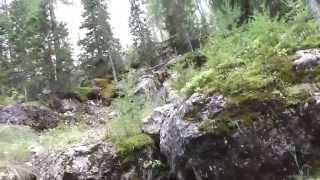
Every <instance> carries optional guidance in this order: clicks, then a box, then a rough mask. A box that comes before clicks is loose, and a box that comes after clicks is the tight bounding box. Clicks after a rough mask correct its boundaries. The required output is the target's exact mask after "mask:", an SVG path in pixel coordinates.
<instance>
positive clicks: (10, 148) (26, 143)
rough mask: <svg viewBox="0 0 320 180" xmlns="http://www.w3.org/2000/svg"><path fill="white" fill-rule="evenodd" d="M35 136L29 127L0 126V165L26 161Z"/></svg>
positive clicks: (35, 138)
mask: <svg viewBox="0 0 320 180" xmlns="http://www.w3.org/2000/svg"><path fill="white" fill-rule="evenodd" d="M36 140H37V134H36V133H35V132H34V131H33V130H32V129H30V128H29V127H19V126H11V125H0V147H1V148H0V164H1V163H3V162H5V163H10V162H13V163H14V162H16V161H19V162H21V161H26V160H29V158H30V156H31V152H30V148H31V146H32V145H33V144H34V143H35V142H36Z"/></svg>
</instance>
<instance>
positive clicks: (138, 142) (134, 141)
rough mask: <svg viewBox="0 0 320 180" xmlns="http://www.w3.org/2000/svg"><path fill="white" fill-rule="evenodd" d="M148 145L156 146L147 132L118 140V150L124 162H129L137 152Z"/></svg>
mask: <svg viewBox="0 0 320 180" xmlns="http://www.w3.org/2000/svg"><path fill="white" fill-rule="evenodd" d="M148 146H151V147H154V146H155V145H154V141H153V139H152V138H151V137H150V136H148V135H146V134H138V135H135V136H133V137H129V138H127V139H123V140H121V141H119V142H117V143H116V151H117V154H118V155H119V156H120V157H121V159H122V160H123V162H128V161H131V160H132V159H134V158H135V154H136V153H137V152H139V151H140V150H142V149H143V148H146V147H148Z"/></svg>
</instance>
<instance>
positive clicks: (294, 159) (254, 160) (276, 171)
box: [0, 49, 320, 180]
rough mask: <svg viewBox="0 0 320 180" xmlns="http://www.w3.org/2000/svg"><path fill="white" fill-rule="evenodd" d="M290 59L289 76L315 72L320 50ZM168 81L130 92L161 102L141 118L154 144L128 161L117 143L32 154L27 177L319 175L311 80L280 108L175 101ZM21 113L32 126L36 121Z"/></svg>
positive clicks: (317, 100)
mask: <svg viewBox="0 0 320 180" xmlns="http://www.w3.org/2000/svg"><path fill="white" fill-rule="evenodd" d="M295 59H296V60H295V61H293V62H292V63H293V65H294V67H295V69H294V70H293V71H297V72H301V71H303V72H304V73H309V72H311V74H312V73H314V72H313V71H314V69H316V67H318V66H319V65H320V63H319V62H320V53H319V50H318V49H313V50H305V51H299V52H298V53H297V56H296V57H295ZM167 79H168V74H167V72H166V71H164V69H163V68H162V69H161V70H160V71H159V70H157V71H156V72H152V73H150V72H149V73H148V75H144V76H141V78H140V81H139V82H138V84H137V88H136V89H135V91H134V93H135V95H136V96H143V97H146V98H149V99H151V100H152V101H159V99H161V100H162V102H164V103H165V104H164V105H162V106H159V107H157V108H155V109H154V110H153V112H152V113H151V115H150V116H148V117H146V118H145V119H144V125H143V127H142V131H143V132H144V133H145V134H148V135H149V136H150V137H151V138H152V139H153V141H154V143H152V145H150V146H146V147H143V148H141V149H139V151H138V152H135V154H134V156H133V157H130V158H133V159H131V160H130V161H124V157H121V155H120V154H117V151H116V150H115V147H114V145H112V144H110V142H104V141H102V140H101V141H99V142H96V143H87V144H82V145H77V146H74V147H70V148H67V149H65V150H63V151H60V152H58V153H57V152H50V153H45V154H43V153H35V154H34V156H33V160H32V162H31V163H32V167H33V169H32V171H33V173H31V174H33V176H32V175H29V176H30V177H31V179H32V178H34V179H36V177H37V178H38V179H42V180H51V179H56V180H85V179H90V180H117V179H119V180H122V179H123V180H131V179H132V180H138V179H141V180H167V179H168V180H169V179H170V180H232V179H235V180H236V179H248V180H251V179H252V180H257V179H259V180H260V179H261V180H269V179H279V180H281V179H288V178H290V177H294V176H297V175H298V176H300V177H302V176H304V175H309V174H314V173H316V172H317V171H318V167H319V159H320V153H319V152H320V144H319V135H320V118H319V115H318V114H319V111H320V91H319V88H318V85H317V84H316V83H313V82H310V81H307V80H306V81H304V82H301V84H300V85H301V86H300V89H303V90H305V91H307V92H308V93H307V94H306V96H307V97H306V98H303V100H301V101H299V102H295V103H290V104H284V103H283V102H282V101H279V99H272V98H271V99H267V100H266V99H263V98H261V99H259V98H253V99H248V100H245V101H242V102H241V103H236V104H235V103H233V100H232V99H230V98H229V97H226V96H225V95H223V94H219V93H211V94H210V93H209V94H201V93H194V94H193V95H191V96H189V97H178V96H177V94H176V93H175V92H174V91H171V90H170V86H168V85H167V83H168V81H167ZM19 106H20V105H18V107H19ZM89 107H92V106H89ZM8 109H9V110H10V107H9V108H1V110H0V115H1V113H2V114H4V115H3V117H7V118H3V119H4V120H2V122H3V123H4V122H8V120H10V119H12V118H13V119H17V117H19V118H20V115H19V116H17V117H15V114H14V113H10V112H11V111H9V110H8ZM18 109H19V111H20V109H22V110H21V111H22V112H23V113H18V114H25V113H26V112H29V109H24V108H20V107H19V108H18ZM67 109H79V107H77V108H67ZM80 109H81V108H80ZM84 109H87V110H88V108H84ZM100 110H101V111H95V110H93V111H90V108H89V110H88V112H87V113H86V115H85V116H84V118H85V119H91V120H89V121H88V122H92V121H93V122H96V121H95V120H97V119H99V117H101V116H99V115H96V113H97V114H103V115H102V116H103V117H105V116H107V115H108V114H109V116H113V115H112V113H111V114H110V113H105V112H104V110H103V109H100ZM75 111H76V110H74V111H71V112H69V114H70V113H72V112H75ZM81 111H82V110H81ZM12 112H13V111H12ZM14 112H15V111H14ZM31 112H32V113H33V112H34V110H33V109H31ZM40 112H42V110H40ZM137 113H138V112H137ZM36 114H37V115H38V116H37V117H40V118H39V119H43V118H42V117H47V115H46V116H41V115H43V113H38V111H36ZM39 114H40V115H39ZM67 114H68V113H67ZM25 116H27V117H28V118H30V122H31V120H33V119H37V118H33V117H34V116H33V115H32V116H31V115H30V116H28V115H25ZM9 117H10V118H9ZM22 117H24V116H22ZM49 117H51V116H49ZM0 119H1V118H0ZM20 119H22V120H19V121H13V120H10V122H19V123H17V124H23V125H29V124H24V123H23V122H25V121H26V120H25V119H27V118H20ZM47 120H50V118H49V119H47ZM20 122H21V123H20ZM28 122H29V120H28ZM50 122H51V120H50ZM100 123H101V122H100ZM89 124H90V123H89ZM91 124H95V123H91ZM31 126H32V125H31ZM32 127H36V129H38V126H32ZM41 127H43V126H41ZM45 127H46V126H45ZM0 177H1V176H0ZM7 177H8V176H7ZM0 179H1V178H0ZM11 179H12V178H11ZM13 179H14V178H13Z"/></svg>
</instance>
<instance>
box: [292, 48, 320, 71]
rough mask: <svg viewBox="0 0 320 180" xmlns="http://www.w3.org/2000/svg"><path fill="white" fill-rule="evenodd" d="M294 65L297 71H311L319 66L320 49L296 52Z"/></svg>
mask: <svg viewBox="0 0 320 180" xmlns="http://www.w3.org/2000/svg"><path fill="white" fill-rule="evenodd" d="M294 65H295V67H296V69H298V70H312V69H314V68H316V67H318V66H319V65H320V49H307V50H300V51H297V53H296V60H295V61H294Z"/></svg>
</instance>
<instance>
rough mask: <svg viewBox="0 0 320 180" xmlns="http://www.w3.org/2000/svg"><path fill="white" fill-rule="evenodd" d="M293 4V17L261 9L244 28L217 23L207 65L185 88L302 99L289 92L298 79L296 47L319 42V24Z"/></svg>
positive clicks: (308, 45) (294, 100)
mask: <svg viewBox="0 0 320 180" xmlns="http://www.w3.org/2000/svg"><path fill="white" fill-rule="evenodd" d="M295 9H297V12H291V15H292V13H295V16H294V18H291V19H290V20H288V19H282V20H279V19H272V18H270V17H269V16H268V15H263V14H260V15H257V16H255V17H253V18H252V20H251V21H250V22H249V23H248V24H246V25H243V26H241V27H232V28H230V27H228V28H225V29H223V28H220V29H219V28H218V30H216V31H215V32H214V33H213V35H212V37H211V38H210V40H209V42H208V44H207V45H206V47H205V48H204V51H205V54H206V56H207V57H208V67H209V68H207V70H205V71H202V72H201V73H199V74H197V75H195V76H194V77H193V78H192V80H190V81H189V82H188V83H187V84H186V86H185V87H184V88H183V91H184V92H185V93H188V94H190V93H193V92H195V91H202V92H220V93H223V94H225V95H226V96H229V97H236V98H238V99H243V100H245V99H248V98H266V99H270V98H278V99H281V98H282V99H284V100H285V101H289V102H296V101H298V100H300V99H299V98H303V97H304V96H303V95H301V96H300V95H299V96H292V94H289V93H288V91H287V90H288V89H289V90H292V88H291V87H292V86H295V85H296V84H297V83H299V79H298V78H299V77H298V76H297V75H296V74H294V73H295V72H294V67H293V63H292V61H293V60H292V59H293V58H292V55H293V54H294V52H295V51H296V50H298V49H305V48H311V47H313V48H314V47H319V45H320V42H319V41H318V39H319V31H318V28H319V27H318V26H317V25H316V23H315V22H314V20H312V19H310V18H309V19H307V18H306V17H308V14H307V13H306V11H305V10H304V9H303V7H299V8H295ZM294 90H297V89H294ZM262 92H263V94H264V96H260V95H261V93H262ZM291 92H292V91H291ZM295 93H296V92H295Z"/></svg>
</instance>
